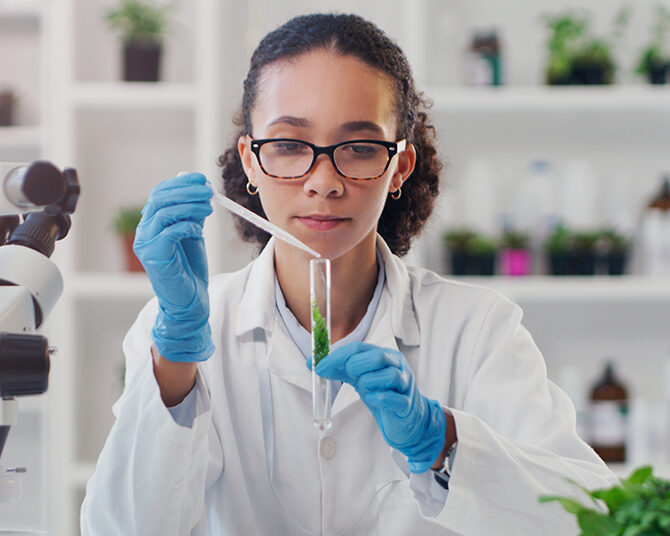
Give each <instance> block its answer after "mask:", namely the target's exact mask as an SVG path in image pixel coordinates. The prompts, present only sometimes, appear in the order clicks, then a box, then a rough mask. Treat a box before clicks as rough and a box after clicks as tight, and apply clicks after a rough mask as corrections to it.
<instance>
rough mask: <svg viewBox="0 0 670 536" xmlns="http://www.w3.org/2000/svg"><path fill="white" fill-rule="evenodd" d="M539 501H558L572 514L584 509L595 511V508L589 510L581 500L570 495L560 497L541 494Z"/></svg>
mask: <svg viewBox="0 0 670 536" xmlns="http://www.w3.org/2000/svg"><path fill="white" fill-rule="evenodd" d="M539 501H540V502H541V503H546V502H551V501H558V502H559V503H560V504H561V506H562V507H563V509H564V510H565V511H566V512H569V513H571V514H580V513H581V512H584V511H588V512H593V510H589V509H588V508H586V506H584V505H583V504H582V503H580V502H579V501H577V500H575V499H571V498H569V497H558V496H556V495H541V496H540V498H539Z"/></svg>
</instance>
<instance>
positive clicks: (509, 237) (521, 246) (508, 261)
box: [500, 229, 531, 276]
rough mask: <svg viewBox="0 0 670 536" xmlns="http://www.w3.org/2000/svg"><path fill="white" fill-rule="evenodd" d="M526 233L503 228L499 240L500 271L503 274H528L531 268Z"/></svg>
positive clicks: (528, 239) (528, 238)
mask: <svg viewBox="0 0 670 536" xmlns="http://www.w3.org/2000/svg"><path fill="white" fill-rule="evenodd" d="M529 243H530V237H529V236H528V234H527V233H523V232H520V231H513V230H510V229H508V230H505V231H504V232H503V235H502V238H501V241H500V248H501V252H500V271H501V272H502V274H503V275H513V276H519V275H528V274H529V273H530V268H531V255H530V249H529Z"/></svg>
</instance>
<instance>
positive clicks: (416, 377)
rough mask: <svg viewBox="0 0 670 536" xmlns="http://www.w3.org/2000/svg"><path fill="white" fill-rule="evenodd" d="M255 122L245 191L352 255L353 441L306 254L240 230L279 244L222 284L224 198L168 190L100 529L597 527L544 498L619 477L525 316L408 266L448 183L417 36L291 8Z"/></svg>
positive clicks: (163, 190) (105, 470) (339, 285)
mask: <svg viewBox="0 0 670 536" xmlns="http://www.w3.org/2000/svg"><path fill="white" fill-rule="evenodd" d="M237 124H238V126H239V135H238V136H237V137H236V139H235V144H234V145H233V146H231V147H230V148H229V149H228V150H227V151H225V153H224V154H223V155H222V157H221V159H220V162H221V164H222V168H223V184H224V188H225V192H226V194H227V195H228V196H230V197H232V198H234V199H236V200H238V201H239V202H241V203H243V204H244V205H246V206H247V207H249V208H250V209H252V210H254V211H255V212H257V213H258V214H261V215H263V216H266V217H267V218H268V219H269V220H270V221H272V222H274V223H275V224H277V225H279V226H280V227H282V228H284V229H285V230H287V231H288V232H290V233H291V234H293V235H295V236H296V237H297V238H299V239H300V240H302V241H303V242H305V243H306V244H307V245H309V246H310V247H311V248H313V249H315V250H317V251H318V252H319V253H321V255H322V256H324V257H327V258H329V259H331V262H332V281H333V287H332V288H333V290H332V313H331V322H332V327H331V337H332V340H333V341H335V342H336V344H334V346H333V349H332V352H331V353H330V354H329V355H328V356H327V357H325V358H324V359H323V360H322V361H321V362H320V363H319V365H318V367H317V368H316V371H317V373H319V374H320V375H321V376H324V377H327V378H330V379H333V380H336V381H338V382H341V385H340V387H339V390H338V391H337V394H336V397H335V400H334V406H333V424H332V428H331V429H330V430H328V432H327V433H325V434H320V433H319V432H318V431H317V430H316V429H315V427H314V426H313V424H312V414H311V412H312V404H311V372H310V370H309V363H308V362H309V361H310V359H309V358H310V337H309V333H308V331H307V329H308V327H309V326H310V306H309V275H308V274H309V267H308V265H309V259H310V257H309V255H308V254H306V253H304V252H303V251H301V250H299V249H297V248H294V247H293V246H290V245H287V244H285V243H283V242H281V241H275V240H274V239H271V240H268V237H267V235H265V234H264V233H262V232H261V231H258V230H257V229H255V228H252V227H250V226H248V225H247V224H245V223H243V222H241V223H240V230H241V232H242V235H243V236H244V238H246V239H250V240H254V241H257V242H258V243H260V245H262V246H263V249H262V252H261V253H260V255H259V257H258V258H257V259H256V260H254V261H253V262H251V263H250V264H249V265H248V266H247V267H246V268H244V269H242V270H240V271H239V272H236V273H232V274H223V275H218V276H216V277H214V278H212V280H211V281H209V282H208V275H207V269H206V257H205V249H204V243H203V239H202V226H203V221H204V219H205V218H206V217H207V216H208V215H209V214H210V212H211V210H212V209H211V203H210V197H211V195H212V191H211V189H210V187H209V185H208V183H206V181H205V178H204V176H202V175H201V174H197V173H192V174H187V175H181V176H178V177H176V178H174V179H171V180H167V181H165V182H163V183H161V184H159V185H158V186H156V187H155V188H154V189H153V190H152V192H151V195H150V196H149V199H148V201H147V204H146V206H145V208H144V211H143V216H142V221H141V223H140V225H139V227H138V229H137V238H136V241H135V251H136V253H137V255H138V257H139V258H140V260H141V261H142V263H143V264H144V267H145V269H146V272H147V274H148V275H149V278H150V280H151V283H152V285H153V289H154V291H155V294H156V297H155V298H154V299H153V300H151V301H150V302H149V303H148V304H147V306H146V307H145V308H144V309H143V310H142V312H141V313H140V315H139V317H138V319H137V321H136V322H135V324H134V325H133V327H132V328H131V329H130V331H129V332H128V334H127V336H126V338H125V340H124V352H125V355H126V359H127V375H126V386H125V391H124V393H123V395H122V396H121V398H120V399H119V400H118V402H117V403H116V404H115V406H114V413H115V415H116V423H115V424H114V427H113V428H112V431H111V433H110V435H109V438H108V439H107V443H106V445H105V447H104V449H103V451H102V453H101V455H100V459H99V460H98V465H97V468H96V471H95V474H94V475H93V477H92V478H91V480H90V481H89V483H88V487H87V492H86V498H85V500H84V503H83V506H82V512H81V526H82V532H83V534H85V535H94V534H95V535H97V534H100V535H105V536H110V535H123V536H128V535H131V534H133V535H142V536H147V535H160V536H169V535H180V536H181V535H186V534H197V535H205V534H206V535H219V534H221V535H223V534H234V535H256V534H268V535H269V534H272V535H284V534H324V535H325V534H328V535H339V534H348V535H370V534H384V535H385V536H389V535H407V534H420V535H422V536H426V535H433V534H444V535H449V534H465V535H469V534H472V535H508V534H509V535H515V536H518V535H524V534H527V535H533V536H536V535H538V534H543V535H544V536H548V535H553V534H556V535H565V534H574V533H576V532H577V527H576V524H575V523H574V521H573V518H572V516H567V515H564V514H563V513H562V511H561V510H560V507H559V506H558V505H553V504H551V505H542V504H538V500H537V498H538V495H540V494H542V493H565V492H569V491H570V490H571V489H572V487H571V486H570V485H569V484H568V483H567V482H566V481H565V477H570V478H572V479H574V480H576V481H577V482H579V483H580V484H582V485H583V486H585V487H589V488H591V487H597V486H604V485H608V484H610V483H611V482H612V481H613V480H614V476H613V475H612V474H611V473H610V472H609V470H608V469H607V467H606V466H605V464H604V463H603V462H602V461H601V460H600V459H599V458H598V457H597V456H596V454H595V453H594V452H593V451H592V450H591V449H590V448H589V447H588V446H587V445H586V444H585V443H583V442H582V441H581V440H580V439H579V437H578V436H577V435H576V433H575V412H574V409H573V407H572V405H571V403H570V401H569V399H568V398H567V396H566V395H565V394H564V393H563V392H562V391H560V390H559V389H558V388H556V386H554V385H553V384H552V383H551V382H549V381H548V380H547V377H546V369H545V365H544V362H543V359H542V356H541V354H540V352H539V350H538V348H537V347H536V345H535V344H534V342H533V339H532V338H531V336H530V335H529V333H528V332H527V331H526V329H525V328H524V327H523V326H522V325H521V316H522V313H521V310H520V309H519V307H518V306H516V305H514V304H512V303H511V302H509V301H508V300H507V299H505V298H504V297H502V296H501V295H499V294H498V293H496V292H494V291H491V290H487V289H484V288H478V287H474V286H468V285H464V284H460V283H456V282H453V281H448V280H445V279H443V278H441V277H439V276H438V275H436V274H434V273H432V272H429V271H426V270H423V269H417V268H407V267H405V265H404V264H403V262H402V261H401V260H400V259H399V258H398V256H397V255H402V254H404V253H406V252H407V250H408V248H409V245H410V241H411V239H412V238H413V237H414V236H416V235H417V233H419V231H420V230H421V228H422V226H423V225H424V223H425V221H426V219H427V218H428V216H429V215H430V213H431V210H432V207H433V202H434V200H435V197H436V195H437V192H438V182H439V170H440V163H439V161H438V160H437V157H436V151H435V147H434V142H433V136H432V132H433V129H432V127H431V126H430V124H429V122H428V119H427V117H426V114H425V113H424V111H423V110H422V101H421V98H420V97H419V95H418V94H417V92H416V89H415V87H414V82H413V80H412V76H411V73H410V68H409V66H408V64H407V60H406V59H405V56H404V55H403V53H402V51H401V50H400V49H399V48H398V46H397V45H395V44H394V43H393V42H392V41H391V40H390V39H389V38H388V37H387V36H386V35H385V34H384V33H382V32H381V31H380V30H379V29H378V28H377V27H375V26H374V25H372V24H371V23H369V22H367V21H365V20H363V19H361V18H360V17H357V16H353V15H308V16H301V17H297V18H294V19H292V20H290V21H289V22H287V23H286V24H284V25H283V26H281V27H280V28H278V29H277V30H275V31H273V32H271V33H270V34H268V35H267V36H266V37H265V38H264V39H263V40H262V41H261V43H260V44H259V46H258V48H257V49H256V51H255V52H254V54H253V57H252V59H251V67H250V69H249V73H248V75H247V78H246V80H245V82H244V95H243V100H242V111H241V115H240V116H239V121H238V122H237ZM362 140H364V141H362ZM208 283H209V284H208Z"/></svg>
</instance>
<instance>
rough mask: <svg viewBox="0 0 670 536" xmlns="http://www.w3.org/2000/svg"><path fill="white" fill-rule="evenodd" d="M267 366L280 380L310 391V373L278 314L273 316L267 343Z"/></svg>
mask: <svg viewBox="0 0 670 536" xmlns="http://www.w3.org/2000/svg"><path fill="white" fill-rule="evenodd" d="M266 336H267V334H266ZM267 367H268V370H269V371H270V372H271V373H272V374H275V375H277V376H278V377H279V378H281V379H282V380H284V381H286V382H288V383H291V384H293V385H295V386H297V387H300V388H301V389H304V390H305V391H309V392H312V373H311V372H310V370H309V369H308V368H307V363H305V358H304V357H303V355H302V353H301V352H300V350H299V349H298V347H297V346H296V345H295V343H294V342H293V339H292V338H291V337H290V335H289V334H288V332H287V331H286V326H284V322H283V321H282V320H281V317H280V316H279V315H276V317H275V322H274V327H273V329H272V335H271V336H270V340H269V343H268V349H267Z"/></svg>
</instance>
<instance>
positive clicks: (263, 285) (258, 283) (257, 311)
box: [235, 234, 421, 346]
mask: <svg viewBox="0 0 670 536" xmlns="http://www.w3.org/2000/svg"><path fill="white" fill-rule="evenodd" d="M274 243H275V239H274V238H270V241H269V242H268V243H267V245H266V246H265V248H263V251H262V252H261V254H260V255H259V257H258V258H257V259H256V260H255V261H253V262H252V263H251V268H250V272H249V277H248V279H247V282H246V288H245V289H244V293H243V296H242V301H241V303H240V307H239V314H238V316H237V319H236V322H235V333H236V334H237V335H241V334H243V333H245V332H247V331H250V330H253V329H254V328H262V329H264V330H265V331H271V330H272V327H273V326H274V322H275V317H276V316H277V315H278V314H279V313H278V312H277V307H276V304H275V288H274ZM377 248H378V249H379V251H380V253H381V255H382V259H383V260H384V267H385V270H386V288H387V289H388V292H389V294H390V295H391V298H392V300H391V301H392V303H391V308H392V311H391V319H392V327H393V334H394V336H395V337H396V338H397V339H400V340H401V341H402V343H403V344H404V345H405V346H417V345H418V344H419V343H420V340H421V338H420V331H419V324H418V322H417V318H416V313H415V310H414V303H413V298H412V289H411V280H410V277H409V272H408V271H407V268H406V267H405V264H404V263H403V262H402V260H400V258H398V257H397V256H396V255H394V254H393V253H391V250H390V249H389V247H388V245H387V244H386V242H385V241H384V239H383V238H382V237H381V236H380V235H379V234H378V235H377Z"/></svg>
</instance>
